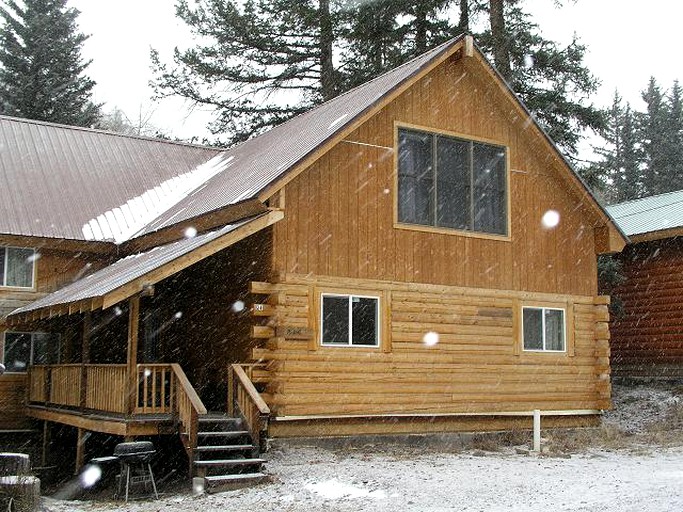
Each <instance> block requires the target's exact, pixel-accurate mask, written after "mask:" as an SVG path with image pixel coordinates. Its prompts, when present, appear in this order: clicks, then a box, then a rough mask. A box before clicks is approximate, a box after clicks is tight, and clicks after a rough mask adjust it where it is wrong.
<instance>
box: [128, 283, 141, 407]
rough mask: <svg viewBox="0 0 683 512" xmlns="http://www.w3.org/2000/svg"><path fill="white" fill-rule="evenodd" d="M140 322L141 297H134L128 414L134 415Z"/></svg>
mask: <svg viewBox="0 0 683 512" xmlns="http://www.w3.org/2000/svg"><path fill="white" fill-rule="evenodd" d="M139 322H140V296H139V295H134V296H133V297H131V298H130V299H129V301H128V360H127V366H128V393H127V394H126V412H127V413H128V415H131V414H133V411H134V410H135V405H136V403H135V402H136V401H137V390H138V367H137V363H138V327H139Z"/></svg>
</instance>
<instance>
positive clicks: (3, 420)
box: [0, 373, 30, 430]
mask: <svg viewBox="0 0 683 512" xmlns="http://www.w3.org/2000/svg"><path fill="white" fill-rule="evenodd" d="M25 398H26V374H25V373H13V374H5V375H3V376H2V377H0V410H2V414H1V415H0V430H16V429H25V428H28V427H30V420H29V419H28V418H27V417H26V415H25V414H24V399H25Z"/></svg>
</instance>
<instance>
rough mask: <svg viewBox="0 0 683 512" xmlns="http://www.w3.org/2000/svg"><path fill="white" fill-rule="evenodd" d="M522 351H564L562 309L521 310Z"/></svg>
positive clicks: (527, 308) (530, 308)
mask: <svg viewBox="0 0 683 512" xmlns="http://www.w3.org/2000/svg"><path fill="white" fill-rule="evenodd" d="M522 316H523V319H522V321H523V324H524V327H523V329H524V350H543V351H549V352H564V351H565V325H564V309H558V308H535V307H525V308H522Z"/></svg>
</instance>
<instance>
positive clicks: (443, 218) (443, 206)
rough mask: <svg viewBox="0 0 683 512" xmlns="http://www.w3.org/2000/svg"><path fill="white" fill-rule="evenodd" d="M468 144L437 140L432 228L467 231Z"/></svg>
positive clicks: (468, 203) (448, 139) (468, 204)
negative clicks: (434, 222)
mask: <svg viewBox="0 0 683 512" xmlns="http://www.w3.org/2000/svg"><path fill="white" fill-rule="evenodd" d="M470 146H471V145H470V143H469V142H465V141H461V140H456V139H451V138H447V137H438V138H437V147H436V161H437V175H436V176H437V185H436V190H437V192H436V225H437V226H442V227H447V228H455V229H471V228H472V226H471V225H470V218H471V209H472V207H471V203H470V195H471V187H470V179H469V167H470V166H469V163H470Z"/></svg>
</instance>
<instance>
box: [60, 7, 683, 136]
mask: <svg viewBox="0 0 683 512" xmlns="http://www.w3.org/2000/svg"><path fill="white" fill-rule="evenodd" d="M563 3H564V4H565V5H564V6H563V7H562V8H556V7H555V6H554V1H553V0H524V4H525V10H526V11H528V12H530V13H532V15H533V16H534V19H535V21H536V22H537V23H538V24H539V25H540V27H541V30H542V32H543V35H544V36H545V37H547V38H549V39H553V40H556V41H560V42H568V41H569V40H571V37H572V34H574V33H575V34H577V35H578V36H579V38H580V40H581V41H582V42H583V43H584V44H585V45H586V46H587V47H588V52H587V56H586V64H587V66H588V68H589V69H590V70H591V71H592V72H593V73H594V74H595V75H596V76H597V77H598V78H599V79H600V80H601V81H602V86H601V88H600V91H599V93H598V94H597V95H596V96H595V98H594V103H595V104H596V105H599V106H606V105H608V104H609V103H610V102H611V98H612V95H613V93H614V90H615V88H618V89H619V92H620V93H621V95H622V96H623V97H624V98H625V99H626V100H628V101H630V102H631V103H632V105H633V106H634V107H635V108H637V109H641V108H642V103H641V100H640V91H641V90H642V89H644V88H645V86H646V85H647V81H648V80H649V78H650V76H654V77H655V78H656V79H657V81H658V82H659V83H660V85H662V86H663V87H664V88H665V89H668V88H669V87H670V86H671V84H672V82H673V81H674V80H675V79H679V78H680V79H681V80H683V59H681V57H680V51H681V49H683V44H682V43H683V30H681V26H680V17H681V14H683V4H682V3H681V2H679V1H678V0H645V1H644V0H576V2H573V1H572V0H564V2H563ZM69 5H70V6H73V7H76V8H77V9H78V10H79V11H81V15H80V16H79V18H78V22H79V26H80V29H81V31H82V32H84V33H86V34H90V38H89V39H88V41H86V43H85V47H84V51H83V53H84V56H85V57H86V58H90V59H93V63H92V65H91V66H90V67H89V68H88V71H87V73H88V74H89V75H90V76H91V77H92V78H93V79H94V80H95V81H96V82H97V87H96V89H95V95H96V101H98V102H103V103H105V109H111V108H113V107H119V108H121V109H122V110H123V111H124V112H126V114H127V115H128V116H129V117H130V118H131V119H136V118H137V116H138V114H139V112H140V111H142V112H143V113H147V112H150V111H153V112H154V116H153V119H152V121H153V123H154V124H155V125H156V126H157V127H159V128H160V129H162V130H164V131H165V132H167V133H169V134H172V135H174V136H178V137H190V136H192V135H200V136H201V135H205V132H203V130H202V129H201V127H202V126H203V125H204V124H205V122H206V121H207V120H208V116H207V114H206V113H204V114H202V113H201V112H196V111H195V112H194V113H189V112H188V110H187V109H186V108H185V107H184V106H183V102H181V101H171V100H166V101H164V102H161V103H160V104H157V105H154V104H153V103H152V102H151V100H150V95H151V90H150V89H149V87H148V82H149V80H150V79H151V78H152V74H151V72H150V68H149V50H150V48H152V47H153V48H155V49H157V50H159V51H160V52H161V54H162V56H165V57H166V60H167V61H169V60H170V56H171V52H172V50H173V47H174V46H181V47H182V46H185V45H187V44H188V38H189V31H188V30H187V28H186V27H185V26H184V25H183V24H182V22H180V21H177V20H176V18H175V16H174V12H175V9H174V5H175V0H70V2H69Z"/></svg>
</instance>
